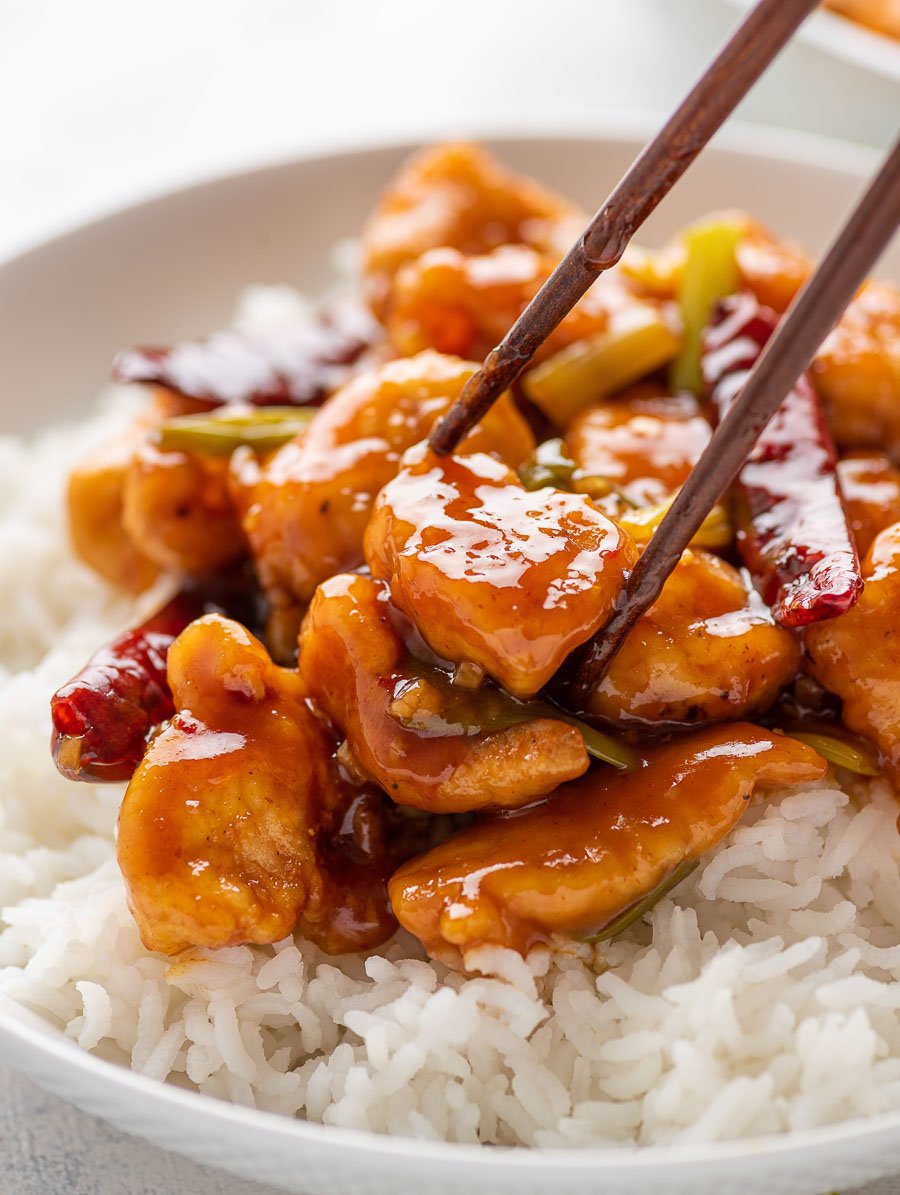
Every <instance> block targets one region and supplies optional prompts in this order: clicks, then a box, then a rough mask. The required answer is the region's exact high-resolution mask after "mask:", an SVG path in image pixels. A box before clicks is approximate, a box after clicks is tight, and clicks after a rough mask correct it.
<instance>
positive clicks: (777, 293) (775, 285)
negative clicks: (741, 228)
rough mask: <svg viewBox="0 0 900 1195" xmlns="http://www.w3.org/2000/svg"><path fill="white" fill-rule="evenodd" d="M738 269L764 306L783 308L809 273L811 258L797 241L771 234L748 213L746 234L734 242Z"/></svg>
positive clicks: (776, 308) (777, 309)
mask: <svg viewBox="0 0 900 1195" xmlns="http://www.w3.org/2000/svg"><path fill="white" fill-rule="evenodd" d="M737 264H738V271H739V273H740V275H741V280H742V282H743V284H744V286H745V287H746V288H747V289H748V290H750V291H752V292H753V294H754V295H755V296H756V299H757V300H758V302H759V303H761V304H762V306H763V307H770V308H771V309H772V310H773V311H777V312H779V313H780V312H783V311H785V310H786V309H787V307H788V306H789V304H790V303H791V300H792V299H793V298H794V295H795V294H796V293H797V291H798V290H799V289H800V287H801V286H802V285H803V283H804V282H805V281H806V279H807V278H808V277H809V275H810V274H811V273H812V268H813V263H812V260H811V258H810V257H809V256H808V255H807V254H806V253H804V251H803V250H802V249H801V248H800V247H799V246H797V245H794V244H792V243H791V242H790V241H782V240H779V239H778V238H777V237H774V236H772V234H771V233H770V232H769V231H768V229H766V228H764V227H763V226H762V225H761V224H758V223H757V222H756V221H755V220H752V219H750V217H747V231H746V234H745V235H744V236H743V237H742V238H741V240H740V241H739V242H738V246H737Z"/></svg>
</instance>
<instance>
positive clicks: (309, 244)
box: [0, 131, 900, 1195]
mask: <svg viewBox="0 0 900 1195" xmlns="http://www.w3.org/2000/svg"><path fill="white" fill-rule="evenodd" d="M645 132H646V131H645ZM643 141H644V133H642V134H641V135H639V136H633V135H628V134H624V135H623V134H621V133H620V134H609V135H603V136H562V137H553V138H550V137H542V138H530V137H520V138H503V139H499V140H498V139H494V141H493V145H494V148H495V149H496V151H497V152H498V153H499V154H500V155H501V156H502V157H503V159H504V160H506V161H507V162H508V163H509V164H510V165H511V166H513V167H515V168H517V169H522V170H526V171H529V172H531V173H533V174H534V175H536V176H537V177H539V178H542V179H544V180H546V181H547V182H548V183H550V184H552V185H554V186H555V187H557V188H558V189H559V190H561V191H563V192H564V193H567V194H569V195H571V196H573V197H575V198H577V199H579V200H580V201H581V202H582V203H584V204H585V206H587V207H593V206H596V204H597V203H598V202H599V201H600V200H601V199H602V198H603V196H604V195H605V193H606V192H607V191H608V189H609V188H610V186H611V185H612V184H613V183H614V182H615V181H616V180H617V178H618V177H619V176H620V175H621V173H622V172H623V170H624V168H625V167H626V166H627V164H628V163H629V162H630V161H631V160H632V159H633V157H634V156H635V154H636V153H637V152H638V150H639V149H640V147H641V145H642V144H643ZM410 148H412V147H410V146H389V147H383V148H373V149H366V150H363V151H358V152H347V153H338V154H334V155H331V156H324V157H317V158H314V159H310V160H303V161H294V162H288V163H284V164H279V165H275V166H271V167H267V168H264V169H260V170H255V171H252V172H248V173H244V174H240V175H237V176H233V177H228V178H224V179H221V180H217V181H214V182H210V183H206V184H203V185H199V186H195V187H191V188H189V189H187V190H184V191H180V192H177V193H174V194H171V195H166V196H163V197H161V198H158V199H153V200H151V201H148V202H147V203H144V204H142V205H140V206H137V207H134V208H130V209H128V210H125V211H122V212H120V213H117V214H115V215H112V216H110V217H108V218H105V219H103V220H100V221H97V222H96V223H94V224H91V225H88V226H86V227H83V228H80V229H76V230H75V231H73V232H71V233H69V234H67V235H64V236H62V237H60V238H57V239H56V240H54V241H52V242H50V243H48V244H46V245H44V246H41V247H38V248H37V249H34V250H31V251H29V252H27V253H25V254H23V255H21V256H19V257H17V258H14V259H12V260H10V261H8V262H7V263H6V264H5V265H2V266H0V359H2V361H3V365H4V369H3V382H2V385H3V391H4V392H3V398H2V408H3V412H4V425H3V430H4V431H15V432H30V431H33V430H35V429H38V428H40V427H41V426H43V425H46V424H47V423H49V422H51V421H56V420H61V419H71V418H77V417H78V415H79V414H80V413H83V412H85V411H87V410H88V409H89V406H90V403H91V399H92V396H93V394H94V393H95V392H96V391H97V390H98V389H99V388H100V387H102V385H103V384H104V381H105V379H106V376H107V370H108V365H109V362H110V360H111V358H112V356H113V354H114V352H115V351H116V350H117V349H118V348H119V347H121V346H122V345H124V344H129V343H135V342H138V343H154V342H166V341H167V340H169V339H170V338H173V337H178V336H188V335H194V334H197V333H201V332H204V331H210V330H212V329H214V328H215V327H217V326H219V325H221V324H222V322H223V321H224V320H226V319H227V318H228V316H229V315H230V313H231V311H232V308H233V303H234V298H235V295H236V292H237V291H238V290H239V289H240V288H241V287H242V286H244V285H246V284H247V283H250V282H266V283H277V282H289V283H292V284H295V285H298V286H300V287H301V288H303V289H306V290H308V291H311V292H315V291H317V290H319V289H321V288H322V287H323V286H324V285H325V284H326V283H327V281H328V279H329V275H330V252H331V246H332V244H333V243H334V242H335V241H336V240H337V239H339V238H341V237H344V236H348V235H355V234H357V233H358V231H359V229H360V227H361V224H362V221H363V219H364V217H365V215H366V213H367V211H368V210H369V208H370V206H371V204H372V202H373V199H374V197H375V195H376V194H377V192H378V191H379V189H380V188H381V187H382V186H383V185H384V184H385V182H386V181H387V180H388V178H389V177H390V175H391V173H392V171H393V170H394V169H395V168H396V166H397V164H398V163H399V162H400V161H401V160H402V159H403V157H404V156H405V155H406V154H407V153H408V152H409V150H410ZM872 165H873V159H872V157H871V156H870V155H869V154H868V153H866V152H863V151H856V150H853V149H851V148H850V147H842V146H840V145H837V144H834V143H828V142H819V141H816V140H814V139H810V138H807V137H799V136H795V135H786V134H780V133H774V132H766V133H753V132H744V133H740V134H732V135H730V136H729V137H727V138H724V139H720V140H719V142H718V144H717V145H716V146H715V147H713V148H711V149H710V150H709V151H708V152H707V153H706V154H705V155H704V156H703V157H702V158H701V159H700V160H699V161H698V162H697V163H696V165H695V166H694V167H693V168H692V169H691V171H690V172H689V173H688V175H687V177H686V178H685V179H684V180H683V181H682V183H681V184H680V185H679V187H678V188H677V189H676V190H675V191H674V192H673V194H672V195H671V196H670V197H669V198H668V199H667V200H666V201H665V203H664V204H663V205H662V206H661V208H660V209H659V211H658V212H657V213H656V215H655V216H654V217H653V219H652V221H651V223H650V224H649V225H648V228H647V229H646V231H645V232H644V233H642V239H644V240H646V241H647V242H649V243H659V242H660V241H661V240H662V239H664V238H665V237H666V235H667V234H668V233H670V232H671V231H673V230H674V229H675V228H677V227H679V226H680V225H681V224H683V223H685V222H686V221H687V220H690V219H692V218H695V217H696V216H698V215H700V214H702V213H704V212H706V211H709V210H712V209H716V208H723V207H744V208H747V209H748V210H749V211H751V212H752V213H753V214H754V215H756V216H757V217H758V218H760V219H761V220H763V221H764V222H765V223H767V224H769V225H770V226H771V227H772V228H773V229H774V230H775V231H777V232H778V233H780V234H783V235H787V236H790V237H793V238H796V239H797V240H799V241H801V242H802V243H804V244H806V245H807V246H809V247H810V248H812V249H819V248H821V247H822V245H823V244H824V243H825V242H826V241H827V239H828V236H829V234H830V233H831V232H832V231H833V230H834V228H835V226H836V224H837V222H838V221H839V219H840V217H841V215H842V213H843V212H844V211H845V210H846V209H847V207H848V205H849V204H850V202H851V201H852V199H853V196H854V195H855V194H856V193H857V192H858V190H859V189H860V186H861V183H862V180H863V178H864V176H865V173H866V172H867V171H868V170H869V169H871V167H872ZM883 267H884V268H883V272H884V273H886V274H888V275H890V276H893V277H895V278H900V247H898V246H897V245H896V244H895V246H894V247H893V248H892V250H891V251H890V252H889V253H888V254H887V255H886V258H885V261H884V263H883ZM0 1056H2V1057H3V1058H4V1060H7V1061H10V1062H11V1063H13V1064H14V1065H17V1066H20V1067H21V1068H22V1069H23V1070H27V1071H28V1073H29V1074H31V1075H32V1077H34V1078H35V1079H37V1080H38V1081H39V1082H42V1083H44V1084H45V1085H47V1086H48V1087H52V1088H53V1089H55V1090H57V1091H59V1092H61V1093H62V1094H64V1095H66V1097H67V1098H70V1099H72V1100H73V1101H74V1102H77V1103H79V1104H80V1105H82V1106H83V1107H86V1108H87V1109H88V1110H90V1111H93V1112H95V1113H97V1114H100V1115H103V1116H106V1117H107V1118H109V1119H110V1120H113V1121H114V1122H116V1123H118V1124H119V1125H121V1126H122V1127H124V1128H126V1129H127V1130H129V1131H131V1132H138V1133H141V1134H142V1135H146V1136H148V1137H150V1138H151V1139H152V1140H154V1141H157V1142H158V1143H160V1144H165V1145H167V1146H169V1147H170V1148H174V1149H177V1150H180V1151H182V1152H185V1153H188V1154H190V1155H191V1156H193V1157H195V1158H198V1159H199V1160H201V1161H205V1162H207V1163H209V1164H212V1165H220V1166H225V1167H227V1168H229V1169H234V1170H235V1171H237V1172H239V1173H244V1174H248V1175H253V1176H255V1177H258V1178H262V1179H266V1180H267V1181H270V1182H277V1183H279V1184H280V1185H283V1186H285V1187H286V1188H287V1189H291V1190H298V1191H299V1190H304V1191H317V1190H323V1191H324V1190H329V1191H330V1192H331V1193H332V1195H338V1193H340V1192H342V1191H348V1192H349V1191H354V1192H370V1191H371V1192H376V1191H378V1192H380V1191H392V1192H394V1191H396V1190H397V1189H398V1188H399V1187H405V1186H408V1187H409V1189H413V1187H414V1186H415V1187H417V1188H419V1189H428V1190H429V1191H431V1192H443V1191H447V1192H450V1191H456V1190H459V1189H460V1187H462V1186H463V1185H464V1184H465V1183H468V1184H470V1185H471V1187H472V1189H473V1190H478V1191H485V1192H486V1191H496V1192H500V1191H504V1192H505V1191H508V1192H513V1191H515V1192H517V1195H524V1193H526V1192H531V1191H534V1192H535V1195H537V1192H539V1191H540V1192H542V1193H543V1192H546V1190H547V1189H548V1184H549V1186H550V1189H552V1190H555V1191H558V1192H563V1191H565V1192H569V1191H571V1192H573V1195H574V1192H576V1191H584V1190H588V1189H593V1188H594V1187H595V1186H599V1185H601V1184H602V1185H603V1186H605V1187H606V1188H607V1189H616V1190H623V1191H624V1190H630V1191H639V1190H640V1191H654V1190H658V1189H660V1186H661V1185H662V1183H663V1182H665V1185H666V1187H667V1188H668V1189H669V1190H671V1191H673V1192H678V1191H682V1190H683V1191H685V1192H687V1191H691V1192H694V1193H695V1192H697V1191H698V1189H699V1190H706V1189H708V1190H710V1191H712V1190H713V1189H715V1190H716V1191H717V1192H722V1191H729V1190H735V1191H737V1190H741V1191H744V1192H746V1191H751V1190H752V1191H756V1190H758V1191H760V1192H762V1191H764V1190H776V1191H781V1190H783V1191H789V1190H790V1191H810V1192H812V1191H815V1190H824V1189H826V1188H830V1187H834V1186H835V1185H841V1184H848V1185H850V1184H854V1185H855V1183H858V1182H861V1181H863V1180H865V1179H867V1178H870V1177H874V1176H875V1175H876V1174H878V1173H882V1172H885V1171H887V1170H888V1169H890V1168H891V1167H892V1166H893V1165H895V1164H898V1163H900V1144H898V1143H900V1133H898V1132H897V1129H898V1128H900V1117H884V1118H880V1120H879V1121H877V1122H872V1123H871V1124H869V1123H857V1124H855V1125H847V1126H840V1127H839V1128H837V1129H834V1130H829V1131H827V1132H826V1131H821V1132H814V1133H810V1134H803V1135H799V1136H797V1137H791V1138H781V1139H778V1140H775V1141H771V1142H737V1143H735V1144H733V1145H728V1146H727V1147H721V1148H719V1147H698V1148H693V1149H686V1150H681V1151H674V1152H673V1151H671V1150H660V1149H654V1150H650V1151H639V1152H638V1153H632V1152H631V1151H622V1150H619V1151H615V1152H613V1151H608V1150H588V1151H572V1152H570V1153H560V1152H553V1153H550V1152H547V1153H544V1154H527V1153H525V1152H524V1151H521V1152H520V1151H513V1152H512V1153H507V1152H506V1151H502V1150H494V1151H490V1150H477V1149H472V1148H470V1147H448V1146H433V1145H429V1144H427V1143H422V1142H405V1141H397V1140H387V1139H378V1138H371V1137H365V1136H361V1135H359V1134H354V1133H348V1132H347V1131H343V1130H334V1129H329V1128H327V1127H326V1128H324V1129H323V1128H321V1127H319V1126H316V1125H307V1124H297V1123H295V1122H292V1121H289V1120H283V1119H280V1118H277V1117H274V1116H270V1115H267V1114H262V1113H255V1112H248V1111H246V1110H244V1109H238V1108H233V1107H230V1106H227V1105H223V1104H218V1103H216V1102H215V1101H213V1100H209V1099H205V1098H203V1097H197V1096H194V1095H193V1094H191V1093H185V1092H182V1091H177V1090H173V1089H171V1088H162V1087H159V1086H158V1085H153V1084H151V1083H150V1082H149V1081H147V1080H142V1079H139V1078H138V1077H136V1076H133V1075H131V1074H130V1073H127V1072H123V1071H119V1070H117V1069H115V1068H112V1067H110V1066H108V1065H106V1064H104V1063H102V1062H100V1061H98V1060H97V1059H95V1058H92V1057H89V1056H87V1055H84V1054H82V1053H81V1052H80V1051H78V1050H77V1049H76V1048H75V1047H73V1046H72V1045H71V1043H68V1042H66V1041H64V1040H63V1039H62V1036H61V1035H60V1034H59V1033H58V1032H56V1031H50V1030H49V1029H48V1027H47V1026H46V1025H42V1024H40V1023H38V1022H37V1021H36V1020H35V1018H33V1017H31V1016H29V1015H26V1014H23V1013H21V1012H19V1011H17V1010H14V1009H10V1008H9V1007H7V1008H6V1009H4V1008H2V1007H0ZM676 1161H677V1166H676V1165H674V1163H675V1162H676Z"/></svg>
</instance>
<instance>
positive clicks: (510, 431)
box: [232, 352, 534, 607]
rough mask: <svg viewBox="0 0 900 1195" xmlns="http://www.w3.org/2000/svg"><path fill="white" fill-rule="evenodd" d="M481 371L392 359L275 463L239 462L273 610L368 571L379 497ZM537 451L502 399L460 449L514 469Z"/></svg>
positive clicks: (237, 482) (429, 358)
mask: <svg viewBox="0 0 900 1195" xmlns="http://www.w3.org/2000/svg"><path fill="white" fill-rule="evenodd" d="M476 368H477V367H476V366H475V365H473V364H471V363H469V362H466V361H460V360H459V359H458V358H456V357H444V356H441V355H440V354H439V353H433V352H426V353H420V354H419V355H418V356H416V357H410V358H408V359H406V360H401V361H390V362H388V363H387V364H386V365H382V366H381V367H380V368H378V369H375V370H372V371H371V372H368V373H366V374H363V375H360V376H359V377H357V378H355V379H354V380H353V381H352V382H350V383H349V384H348V385H347V386H345V387H344V388H343V389H341V390H339V391H338V392H337V394H335V395H334V396H333V397H332V398H331V399H329V401H328V402H327V403H326V404H325V406H324V407H322V409H321V410H320V411H319V412H318V413H317V414H316V416H315V418H314V419H313V421H312V423H311V424H310V426H309V429H308V431H307V432H306V433H305V434H304V435H303V436H301V437H299V438H298V439H297V440H294V441H292V442H291V443H290V444H287V445H285V447H284V448H282V449H280V450H279V451H278V452H276V453H275V455H274V456H273V457H271V459H270V460H269V461H267V462H265V463H264V464H262V465H260V463H259V461H258V460H257V458H256V457H254V456H253V455H252V454H250V453H249V452H247V453H237V454H235V458H234V462H233V470H232V474H233V492H234V495H235V501H236V502H237V505H238V508H239V510H240V511H241V514H242V523H243V529H244V532H245V534H246V536H247V539H248V541H249V543H250V548H251V552H252V554H253V557H254V560H255V563H256V569H257V573H258V576H259V579H260V582H261V584H262V585H263V587H264V588H265V590H266V591H267V593H268V595H269V597H270V599H271V600H272V601H273V603H274V604H275V606H276V607H291V606H296V605H297V604H298V603H300V604H302V603H304V602H307V601H308V600H309V599H310V598H311V597H312V595H313V592H314V591H315V588H316V586H317V585H318V584H319V582H320V581H324V580H325V579H326V578H327V577H330V576H333V575H334V574H335V573H338V572H341V571H343V570H345V569H351V568H356V567H357V566H358V565H360V564H362V562H363V535H364V532H365V529H366V525H367V523H368V521H369V515H370V514H371V511H372V506H373V503H374V501H375V496H376V495H377V494H378V491H379V490H380V489H381V488H382V486H384V485H385V484H386V483H387V482H389V481H390V480H391V478H392V477H393V476H394V474H395V473H396V472H397V469H398V468H399V464H400V458H401V456H402V455H403V453H404V452H405V451H406V449H407V448H409V447H411V446H412V445H413V444H416V443H418V442H419V441H420V440H422V439H423V438H424V437H425V436H427V434H428V432H429V431H430V430H431V427H432V424H433V423H434V422H435V420H436V419H438V418H439V417H440V416H441V415H442V414H443V413H444V412H445V411H446V410H447V409H448V408H449V407H450V405H451V404H452V403H453V401H454V399H456V398H457V396H458V395H459V393H460V392H461V390H462V388H463V386H464V385H465V383H466V382H467V381H468V379H469V378H470V377H471V376H472V374H473V373H474V372H475V370H476ZM533 448H534V438H533V436H532V435H531V432H530V431H529V429H528V426H527V424H526V423H525V421H524V419H523V418H522V417H521V415H519V413H518V412H517V411H516V409H515V408H514V407H513V405H512V402H511V400H510V399H509V398H508V397H505V396H504V397H503V398H502V399H501V400H500V402H498V403H497V404H496V406H495V407H494V408H493V409H492V410H491V411H490V412H489V413H488V415H487V416H486V417H485V419H483V420H482V422H481V423H480V424H479V425H478V426H477V427H476V428H474V429H473V430H472V432H471V433H470V434H469V436H467V438H466V439H465V440H464V441H463V449H462V450H463V451H465V452H493V453H496V454H497V455H498V456H499V457H500V459H501V460H504V461H506V462H507V463H508V464H510V465H511V466H513V467H515V466H516V465H518V464H520V463H521V462H522V461H523V460H524V459H525V458H526V457H527V456H528V454H529V453H530V452H531V451H532V450H533Z"/></svg>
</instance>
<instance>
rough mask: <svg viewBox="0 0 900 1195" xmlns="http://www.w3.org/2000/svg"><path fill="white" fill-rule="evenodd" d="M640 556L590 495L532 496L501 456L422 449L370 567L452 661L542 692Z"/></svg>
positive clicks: (390, 510) (386, 494) (374, 533)
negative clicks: (457, 454)
mask: <svg viewBox="0 0 900 1195" xmlns="http://www.w3.org/2000/svg"><path fill="white" fill-rule="evenodd" d="M636 558H637V550H636V549H635V547H634V545H633V543H632V542H631V540H630V539H629V538H628V537H627V536H626V535H625V533H624V532H623V531H622V530H621V529H620V528H619V527H618V526H617V525H616V524H615V523H613V522H612V521H611V520H609V519H607V518H606V517H605V516H604V515H602V514H600V512H599V511H598V510H596V508H595V507H594V506H592V504H591V503H590V501H589V500H588V499H587V498H585V497H584V496H583V495H581V494H569V493H563V492H561V491H559V490H551V489H541V490H535V491H531V492H529V491H527V490H525V489H524V488H523V487H522V486H521V485H520V484H519V481H518V479H517V478H516V476H515V475H514V474H513V473H511V472H510V470H509V469H507V468H506V467H505V466H504V465H502V464H500V463H499V462H498V461H496V460H494V459H493V458H492V457H488V456H484V455H483V454H476V455H473V456H468V457H445V458H438V457H436V456H435V455H434V454H432V453H429V452H428V451H427V449H426V448H425V446H424V445H423V446H420V447H417V448H416V449H414V450H412V451H411V452H410V453H409V454H408V455H407V456H406V457H405V458H404V467H403V469H402V470H401V471H400V473H399V474H398V475H397V477H396V478H395V479H394V480H393V481H392V482H391V483H390V484H389V485H387V486H386V487H385V488H384V490H383V491H382V493H381V494H380V495H379V498H378V501H377V502H376V504H375V510H374V512H373V515H372V520H371V522H370V524H369V528H368V531H367V532H366V560H367V562H368V564H369V567H370V568H371V570H372V573H373V575H374V576H376V577H383V578H385V579H386V580H389V581H390V584H391V593H392V596H393V601H394V602H395V604H396V605H397V606H399V607H400V609H401V610H403V611H404V613H405V614H406V615H407V616H408V617H409V618H411V619H412V620H413V622H414V623H415V625H416V627H417V628H418V630H419V632H420V634H421V635H422V637H423V639H424V640H425V642H426V643H427V644H428V645H429V647H431V649H432V650H433V651H435V652H437V654H438V655H439V656H442V657H443V658H444V659H448V660H452V661H454V662H461V661H463V660H469V661H473V662H474V663H476V664H480V665H481V666H482V667H483V668H484V669H485V671H486V672H487V673H488V675H489V676H491V677H493V678H494V680H496V681H497V682H498V683H499V684H501V685H502V686H503V687H504V688H505V689H507V690H508V691H509V692H510V693H513V694H515V695H516V696H518V697H530V696H533V695H534V694H535V693H537V692H538V691H539V690H540V689H541V688H543V686H544V685H545V684H546V683H547V681H548V680H549V679H550V678H551V677H552V676H553V674H554V672H556V670H557V669H558V668H559V667H560V665H561V664H562V663H563V661H564V660H565V659H566V657H567V656H568V655H569V653H570V652H571V651H573V650H574V649H575V648H576V647H577V646H578V645H579V644H580V643H584V641H585V640H586V639H588V638H589V637H590V636H591V635H592V634H593V633H594V632H595V631H596V630H598V629H599V628H600V626H602V624H603V623H604V622H605V620H606V619H607V618H608V616H609V614H610V613H611V610H612V606H613V603H614V602H615V600H616V597H617V596H618V594H619V592H620V591H621V588H622V584H623V580H624V577H625V573H626V571H627V570H628V569H629V568H630V567H631V565H632V564H633V563H634V561H635V559H636Z"/></svg>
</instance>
